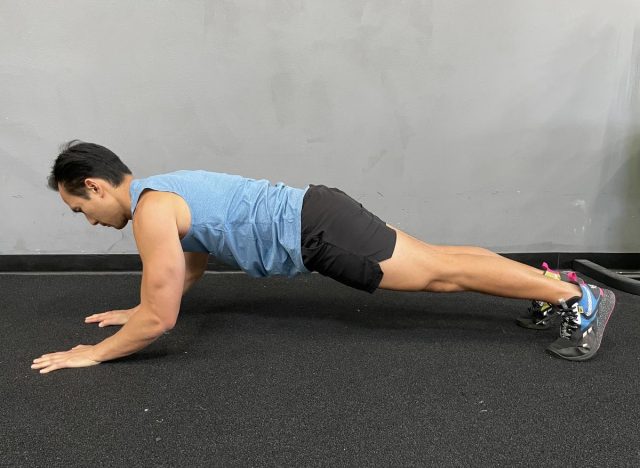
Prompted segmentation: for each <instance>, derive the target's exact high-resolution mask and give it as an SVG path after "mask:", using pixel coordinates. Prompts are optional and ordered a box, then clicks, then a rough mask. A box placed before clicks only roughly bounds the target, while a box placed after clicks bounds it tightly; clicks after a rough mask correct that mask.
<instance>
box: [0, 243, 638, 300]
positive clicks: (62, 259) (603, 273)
mask: <svg viewBox="0 0 640 468" xmlns="http://www.w3.org/2000/svg"><path fill="white" fill-rule="evenodd" d="M502 255H503V256H504V257H507V258H510V259H512V260H516V261H518V262H521V263H525V264H527V265H532V266H535V267H538V268H540V266H541V265H542V262H547V263H548V264H549V266H550V267H551V268H554V269H573V270H576V271H578V272H580V273H584V274H585V275H587V276H589V277H591V278H593V279H595V280H597V281H601V282H603V283H605V284H607V285H610V286H612V287H614V288H616V289H620V290H622V291H626V292H629V293H632V294H637V295H640V253H594V252H586V253H585V252H542V253H507V254H502ZM118 271H142V262H141V260H140V256H139V255H137V254H70V255H47V254H43V255H0V273H45V272H118ZM207 271H217V272H224V271H238V269H237V268H233V267H230V266H228V265H226V264H224V263H222V262H220V261H218V260H216V259H215V258H214V257H210V259H209V263H208V266H207Z"/></svg>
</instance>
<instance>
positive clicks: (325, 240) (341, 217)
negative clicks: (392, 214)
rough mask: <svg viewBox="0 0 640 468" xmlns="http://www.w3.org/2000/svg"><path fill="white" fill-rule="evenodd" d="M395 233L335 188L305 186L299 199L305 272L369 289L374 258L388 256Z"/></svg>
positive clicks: (376, 268)
mask: <svg viewBox="0 0 640 468" xmlns="http://www.w3.org/2000/svg"><path fill="white" fill-rule="evenodd" d="M395 245H396V231H394V230H393V229H391V228H390V227H388V226H387V225H386V223H385V222H384V221H382V220H381V219H380V218H378V217H377V216H376V215H374V214H372V213H370V212H369V211H367V210H366V209H365V208H364V207H363V206H362V204H360V203H358V202H357V201H355V200H354V199H353V198H351V197H350V196H349V195H347V194H346V193H344V192H343V191H341V190H338V189H337V188H329V187H327V186H325V185H309V188H308V189H307V192H306V193H305V195H304V199H303V202H302V239H301V246H302V261H303V263H304V265H305V267H306V268H307V269H308V270H309V271H317V272H318V273H320V274H322V275H324V276H328V277H330V278H333V279H335V280H337V281H340V282H341V283H343V284H346V285H347V286H351V287H353V288H356V289H361V290H364V291H367V292H369V293H373V292H374V291H375V290H376V289H377V288H378V286H379V285H380V281H382V276H383V273H382V269H381V268H380V265H378V262H381V261H383V260H386V259H388V258H391V255H392V254H393V249H394V247H395Z"/></svg>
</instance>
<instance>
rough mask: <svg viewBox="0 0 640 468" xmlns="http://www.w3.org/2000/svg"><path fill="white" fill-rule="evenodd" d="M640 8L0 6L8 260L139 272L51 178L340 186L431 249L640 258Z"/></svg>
mask: <svg viewBox="0 0 640 468" xmlns="http://www.w3.org/2000/svg"><path fill="white" fill-rule="evenodd" d="M639 83H640V2H638V1H637V0H626V1H625V0H609V1H607V2H603V1H601V0H564V1H560V0H496V1H492V2H478V1H469V0H467V1H464V0H431V1H429V0H423V1H416V0H413V1H412V0H407V1H363V0H349V1H335V0H333V1H331V0H325V1H322V2H319V1H311V0H307V1H305V0H279V1H265V2H257V1H255V0H252V1H249V0H243V1H235V2H231V1H185V0H172V1H135V2H131V1H125V0H120V1H104V0H99V1H95V0H94V1H70V0H59V1H56V2H49V1H44V0H43V1H9V0H5V1H0V89H1V90H2V91H1V92H0V163H1V169H0V170H1V174H0V215H1V216H0V218H1V219H2V223H3V225H2V235H1V236H0V254H32V253H42V254H45V253H134V252H136V246H135V242H134V239H133V236H132V232H131V228H130V226H129V227H127V228H126V229H125V230H123V231H115V230H112V229H111V230H110V229H108V228H103V227H92V226H90V225H89V224H88V223H87V222H86V220H85V219H84V217H83V216H82V215H75V216H74V215H72V214H71V212H70V211H69V209H68V208H67V206H66V205H64V204H63V202H62V201H61V200H60V198H59V196H58V194H56V193H54V192H52V191H50V190H48V189H47V188H46V177H47V175H48V173H49V170H50V167H51V164H52V163H53V160H54V158H55V156H56V155H57V149H58V146H59V145H60V144H61V143H63V142H64V141H67V140H69V139H73V138H80V139H83V140H85V141H93V142H97V143H100V144H103V145H105V146H107V147H109V148H111V149H112V150H113V151H115V152H116V153H117V154H118V155H120V156H121V158H122V159H123V160H124V161H125V163H127V164H128V165H129V167H130V168H131V169H132V171H133V172H134V176H136V177H145V176H148V175H151V174H155V173H160V172H168V171H172V170H177V169H206V170H212V171H223V172H230V173H236V174H242V175H245V176H249V177H254V178H266V179H269V180H271V181H272V182H274V183H275V182H279V181H282V182H285V183H287V184H289V185H292V186H298V187H302V186H305V185H306V184H308V183H323V184H326V185H331V186H337V187H340V188H342V189H343V190H345V191H346V192H347V193H349V194H351V195H352V196H353V197H355V198H357V199H360V200H361V201H362V202H363V204H364V205H365V206H366V207H368V208H369V209H371V210H372V211H373V212H375V213H376V214H378V215H379V216H380V217H381V218H383V219H384V220H386V221H387V222H389V223H390V224H393V225H395V226H397V227H399V228H401V229H404V230H406V231H407V232H409V233H411V234H413V235H415V236H417V237H420V238H422V239H424V240H426V241H428V242H432V243H441V244H475V245H481V246H484V247H488V248H491V249H494V250H497V251H502V252H541V251H550V250H553V251H567V252H572V251H601V252H634V251H635V252H637V251H640V236H639V233H640V189H639V187H638V186H639V184H638V180H639V177H640V97H639V95H640V94H639V93H640V88H639V87H640V84H639Z"/></svg>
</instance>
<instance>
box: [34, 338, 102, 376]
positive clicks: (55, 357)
mask: <svg viewBox="0 0 640 468" xmlns="http://www.w3.org/2000/svg"><path fill="white" fill-rule="evenodd" d="M93 357H94V356H93V346H92V345H78V346H76V347H75V348H71V349H70V350H69V351H62V352H59V353H51V354H43V355H42V356H40V357H39V358H37V359H34V360H33V365H32V366H31V368H32V369H40V373H41V374H46V373H47V372H51V371H54V370H58V369H65V368H71V367H89V366H95V365H96V364H100V361H96V360H94V359H93Z"/></svg>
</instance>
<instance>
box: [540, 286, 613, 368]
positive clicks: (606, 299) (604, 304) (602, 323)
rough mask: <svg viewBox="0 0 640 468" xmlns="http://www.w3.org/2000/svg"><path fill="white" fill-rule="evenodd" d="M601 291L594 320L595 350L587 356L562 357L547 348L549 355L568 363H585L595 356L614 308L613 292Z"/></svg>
mask: <svg viewBox="0 0 640 468" xmlns="http://www.w3.org/2000/svg"><path fill="white" fill-rule="evenodd" d="M603 291H604V296H603V298H602V299H600V304H599V306H598V307H599V308H600V310H598V317H597V318H596V321H597V323H598V332H597V333H596V347H595V349H594V350H593V351H592V352H591V353H589V354H585V355H583V356H575V357H567V356H563V355H562V354H559V353H557V352H556V351H554V350H553V349H549V348H547V351H549V352H550V353H552V354H554V355H556V356H558V357H561V358H562V359H566V360H568V361H587V360H588V359H591V358H592V357H593V356H595V355H596V353H597V352H598V350H599V349H600V344H601V343H602V336H603V335H604V329H605V328H606V327H607V323H609V319H610V318H611V315H612V314H613V309H614V308H615V307H616V295H615V294H613V291H610V290H608V289H604V290H603ZM601 312H604V314H603V315H604V316H602V315H601V314H600V313H601Z"/></svg>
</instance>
